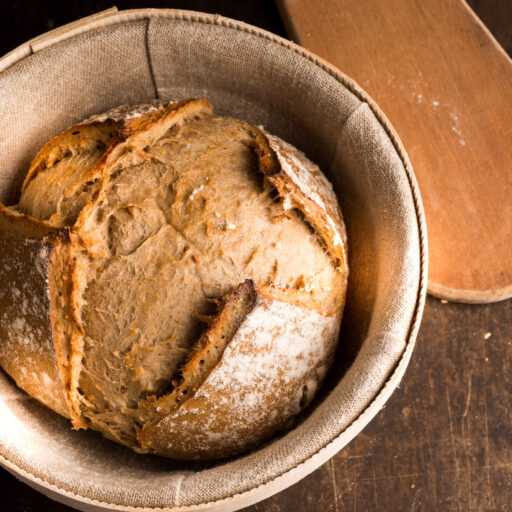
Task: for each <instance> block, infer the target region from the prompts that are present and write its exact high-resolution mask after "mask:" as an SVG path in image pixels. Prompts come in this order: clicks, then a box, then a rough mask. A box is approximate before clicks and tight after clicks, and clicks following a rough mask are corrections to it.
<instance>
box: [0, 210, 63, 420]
mask: <svg viewBox="0 0 512 512" xmlns="http://www.w3.org/2000/svg"><path fill="white" fill-rule="evenodd" d="M67 244H68V236H67V230H60V229H56V228H54V227H53V226H50V225H48V224H47V223H45V222H41V221H38V220H36V219H33V218H30V217H28V216H26V215H21V214H16V213H15V212H13V211H11V210H9V209H7V208H5V207H4V206H2V205H0V283H2V286H1V287H0V340H1V343H0V365H1V366H2V367H3V368H4V370H5V371H6V372H7V373H8V374H9V375H10V376H11V377H12V378H13V379H14V380H15V382H16V384H17V385H18V386H19V387H20V388H22V389H23V390H25V391H26V392H27V393H29V394H30V395H32V396H33V397H35V398H37V399H38V400H39V401H41V402H42V403H44V404H45V405H47V406H48V407H50V408H51V409H53V410H54V411H56V412H58V413H59V414H62V415H63V416H66V417H70V411H69V404H68V401H67V398H66V391H65V386H64V383H63V381H62V378H61V373H60V370H59V368H58V364H57V358H58V354H59V353H60V346H59V342H60V340H58V337H59V334H58V332H57V331H55V330H54V329H52V323H53V322H52V318H53V315H54V312H55V303H54V302H53V300H52V295H53V293H52V291H53V286H54V281H53V279H52V275H53V273H54V264H55V260H56V259H57V258H59V257H60V254H61V253H62V252H63V251H65V247H66V245H67Z"/></svg>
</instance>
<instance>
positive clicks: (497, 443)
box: [0, 0, 512, 512]
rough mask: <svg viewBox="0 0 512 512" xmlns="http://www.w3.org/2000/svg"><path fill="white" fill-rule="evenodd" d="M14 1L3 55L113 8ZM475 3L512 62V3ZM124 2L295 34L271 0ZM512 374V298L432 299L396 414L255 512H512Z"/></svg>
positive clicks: (4, 21) (390, 407) (6, 491)
mask: <svg viewBox="0 0 512 512" xmlns="http://www.w3.org/2000/svg"><path fill="white" fill-rule="evenodd" d="M376 1H377V0H376ZM3 3H4V4H5V5H4V6H3V9H2V17H1V19H0V54H4V53H6V52H8V51H10V50H11V49H13V48H14V47H16V46H17V45H18V44H21V43H22V42H24V41H26V40H27V39H29V38H31V37H34V36H36V35H38V34H40V33H42V32H45V31H47V30H49V29H51V28H53V27H55V26H59V25H62V24H64V23H67V22H69V21H73V20H75V19H78V18H81V17H83V16H87V15H89V14H91V13H93V12H97V11H100V10H103V9H106V8H108V7H110V6H111V5H112V3H111V2H108V1H91V0H82V1H77V0H74V1H68V2H66V3H64V2H57V1H53V2H51V1H47V0H40V1H37V0H16V1H9V2H7V1H5V0H4V2H3ZM469 3H470V5H471V6H472V7H473V8H474V9H475V10H476V11H477V14H479V15H480V16H481V18H482V19H483V21H484V22H485V23H486V24H487V25H488V27H489V28H490V29H491V31H492V32H493V33H494V34H495V36H496V37H497V39H498V40H499V42H500V43H501V44H502V45H503V47H504V48H505V49H506V50H507V51H508V53H509V55H511V54H512V0H471V1H470V2H469ZM116 4H117V6H118V8H119V9H127V8H133V7H176V8H185V9H192V10H199V11H206V12H217V13H220V14H222V15H224V16H229V17H232V18H236V19H240V20H243V21H246V22H248V23H252V24H254V25H257V26H260V27H263V28H265V29H267V30H270V31H272V32H274V33H277V34H279V35H282V36H286V34H285V31H284V28H283V25H282V23H281V21H280V18H279V15H278V12H277V9H276V8H275V6H274V4H273V3H272V1H263V0H261V1H258V0H251V1H244V2H234V1H229V0H218V1H217V0H216V1H208V0H194V1H192V0H191V1H188V2H187V1H180V2H179V1H167V2H163V1H156V0H155V1H152V2H147V1H122V2H121V1H118V2H116ZM503 86H504V87H509V88H510V87H511V84H503ZM503 172H512V170H511V169H504V170H503ZM511 372H512V301H510V300H509V301H506V302H502V303H498V304H491V305H484V306H475V305H465V304H453V303H443V302H442V301H439V300H437V299H432V298H429V299H428V300H427V305H426V308H425V313H424V316H423V323H422V326H421V330H420V334H419V338H418V342H417V348H416V350H415V352H414V354H413V358H412V361H411V364H410V366H409V368H408V370H407V372H406V375H405V377H404V379H403V381H402V384H401V385H400V387H399V388H398V389H397V390H396V392H395V393H394V395H393V396H392V397H391V399H390V400H389V402H388V403H387V405H386V407H385V408H384V409H383V410H382V411H381V412H380V413H379V414H378V415H377V417H376V418H375V419H374V420H373V421H372V422H371V423H370V424H369V425H368V427H367V428H366V429H365V430H364V431H363V432H362V433H361V434H359V436H358V437H357V438H356V439H354V440H353V441H352V442H351V443H350V444H349V445H348V446H347V447H346V448H345V449H344V450H342V451H341V452H340V453H338V454H337V455H336V456H335V457H334V458H333V459H331V460H330V461H329V462H328V463H326V464H325V465H324V466H322V467H321V468H320V469H318V470H317V471H315V472H314V473H312V474H311V475H309V476H308V477H306V478H305V479H303V480H302V481H301V482H299V483H298V484H296V485H294V486H292V487H290V488H289V489H287V490H285V491H283V492H281V493H280V494H278V495H276V496H273V497H271V498H269V499H267V500H265V501H263V502H261V503H259V504H257V505H254V506H252V507H250V508H248V509H246V510H248V511H251V512H256V511H259V512H284V511H297V512H306V511H307V512H310V511H322V512H329V511H335V512H341V511H345V510H346V511H384V512H387V511H390V512H395V511H410V512H418V511H425V512H428V511H447V512H448V511H449V512H452V511H454V512H455V511H461V512H465V511H482V512H484V511H485V512H491V511H503V512H505V511H509V510H510V511H512V408H511V406H510V398H511V396H512V378H510V377H509V376H510V375H511ZM0 489H1V491H2V492H1V495H0V510H1V511H12V512H36V511H37V512H39V511H45V512H46V511H47V512H64V511H71V509H70V508H69V507H66V506H64V505H60V504H58V503H55V502H53V501H51V500H49V499H48V498H46V497H44V496H43V495H41V494H39V493H37V492H36V491H33V490H32V489H31V488H29V487H27V486H26V485H24V484H22V483H20V482H18V481H17V480H16V479H15V478H14V477H12V476H11V475H10V474H8V473H7V472H6V471H3V470H0Z"/></svg>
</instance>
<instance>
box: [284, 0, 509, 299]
mask: <svg viewBox="0 0 512 512" xmlns="http://www.w3.org/2000/svg"><path fill="white" fill-rule="evenodd" d="M278 3H279V7H280V10H281V13H282V15H283V18H284V20H285V24H286V26H287V29H288V32H289V34H290V36H291V37H292V38H293V39H294V40H295V41H296V42H298V43H299V44H301V45H303V46H305V47H306V48H308V49H309V50H311V51H313V52H314V53H316V54H318V55H319V56H320V57H323V58H325V59H326V60H327V61H329V62H330V63H332V64H334V65H335V66H337V67H338V68H339V69H340V70H341V71H343V72H344V73H346V74H347V75H349V76H350V77H352V78H353V79H355V80H356V81H357V82H358V83H359V84H360V85H361V86H362V87H363V88H364V89H365V90H366V91H367V92H368V93H369V94H370V95H371V96H372V97H373V98H374V99H375V100H376V101H377V103H378V104H379V106H380V107H381V108H382V110H383V111H384V112H385V114H386V115H387V116H388V118H389V119H390V121H391V123H392V124H393V126H394V127H395V129H396V130H397V131H398V134H399V135H400V137H401V139H402V141H403V142H404V145H405V147H406V149H407V151H408V153H409V156H410V158H411V161H412V164H413V167H414V170H415V173H416V176H417V178H418V182H419V185H420V190H421V193H422V197H423V201H424V205H425V211H426V216H427V228H428V232H429V291H430V292H431V293H433V294H434V295H437V296H440V297H445V298H449V299H452V300H461V301H467V302H491V301H496V300H501V299H505V298H507V297H510V296H511V295H512V61H511V60H510V58H509V57H508V56H507V55H506V53H505V52H504V51H503V49H502V48H501V47H500V46H499V45H498V43H497V42H496V41H495V39H494V38H493V37H492V35H491V34H490V32H489V31H488V30H487V29H486V28H485V26H484V25H483V24H482V23H481V21H480V20H479V19H478V18H477V17H476V15H475V14H474V13H473V11H471V9H470V8H469V7H468V6H467V4H466V3H465V2H463V1H462V0H429V1H428V2H421V1H420V0H324V1H322V2H316V1H314V0H280V1H279V2H278Z"/></svg>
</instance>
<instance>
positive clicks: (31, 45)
mask: <svg viewBox="0 0 512 512" xmlns="http://www.w3.org/2000/svg"><path fill="white" fill-rule="evenodd" d="M156 18H168V19H171V20H176V21H188V22H193V23H199V24H208V25H217V26H222V27H226V28H231V29H235V30H239V31H241V32H245V33H248V34H251V35H253V36H257V37H260V38H263V39H267V40H270V41H271V42H273V43H276V44H278V45H280V46H282V47H284V48H286V49H289V50H292V51H294V52H295V53H297V54H299V55H300V56H302V57H304V58H306V59H307V60H308V61H309V62H311V63H312V64H314V65H316V66H318V67H319V68H320V69H322V70H323V71H325V72H327V73H328V74H329V75H330V76H331V77H333V78H335V79H336V80H337V81H338V82H339V83H340V84H341V85H342V86H344V87H345V88H347V89H348V90H349V91H350V92H351V93H352V94H354V95H355V96H356V97H357V98H358V99H359V100H361V101H363V102H365V103H366V104H367V105H368V106H369V108H370V109H371V111H372V113H373V114H374V115H375V117H376V118H377V121H378V122H379V124H380V125H381V126H382V128H383V129H384V130H385V132H386V135H387V136H388V137H389V139H390V141H391V142H392V144H393V148H394V149H395V151H396V153H397V154H398V156H399V157H400V160H401V161H402V163H403V166H404V170H405V173H406V176H407V179H408V183H409V186H410V189H411V193H412V198H413V203H414V210H415V214H416V220H417V227H418V233H419V252H420V255H419V260H420V272H419V283H418V293H417V297H416V301H415V306H414V313H413V316H412V319H411V322H410V326H409V331H408V336H407V338H406V340H405V348H404V350H403V352H402V354H401V356H400V359H399V360H398V362H397V363H396V366H395V368H394V369H393V370H392V372H391V373H390V375H389V377H388V378H387V380H386V381H385V382H383V384H382V387H381V388H380V390H379V392H378V393H377V394H376V395H375V396H374V398H373V399H372V400H371V402H370V403H369V404H368V406H367V407H366V409H364V410H363V411H362V412H361V413H360V414H359V415H358V416H357V417H356V418H355V419H354V420H353V421H352V422H351V423H350V424H349V425H348V426H347V427H345V428H344V429H342V430H341V432H339V433H338V434H337V435H335V436H334V437H333V438H332V439H331V440H330V441H329V442H328V443H325V444H324V445H323V446H322V447H320V448H319V449H318V450H317V451H316V453H315V454H314V455H312V456H310V457H308V458H306V459H305V460H303V461H302V462H301V463H299V464H297V465H296V466H294V467H292V468H290V469H288V470H287V471H284V472H282V473H281V474H278V475H275V476H274V477H273V478H271V479H270V480H268V481H267V482H265V483H263V484H260V485H258V486H256V487H253V488H251V489H249V490H247V491H245V492H242V493H238V494H233V495H231V496H227V497H225V498H222V499H220V500H217V501H212V502H207V503H202V504H200V505H193V506H178V507H172V508H161V507H157V508H155V507H139V506H126V505H116V504H113V503H108V502H104V501H99V500H95V499H91V498H89V497H87V496H84V495H81V494H76V493H74V492H71V491H69V490H67V489H63V488H61V487H59V486H57V485H55V484H52V483H50V482H48V481H46V480H43V479H41V478H39V477H37V476H35V475H34V474H32V473H30V472H28V471H26V470H24V469H23V468H22V467H19V466H18V465H16V464H14V463H13V462H11V461H10V460H9V459H7V458H5V457H4V456H3V455H2V454H0V464H1V465H2V466H4V467H5V469H7V470H8V471H10V472H11V473H13V474H16V475H17V476H18V477H20V478H21V479H22V480H24V481H25V482H26V483H28V484H30V485H33V486H35V487H36V488H37V489H38V490H40V491H41V492H43V493H46V492H48V493H49V494H50V495H51V497H53V499H59V498H58V496H62V497H65V498H67V500H66V503H68V504H70V501H71V502H73V503H72V504H73V506H77V504H78V503H79V504H82V505H83V506H84V507H85V508H84V510H85V509H87V510H93V509H94V507H100V508H101V509H102V510H119V511H126V512H141V511H148V512H149V511H152V512H160V511H161V512H167V511H168V512H171V511H176V512H177V511H179V512H185V511H193V510H194V511H195V510H207V509H210V508H212V507H215V510H221V509H222V510H238V509H239V508H242V507H245V506H248V505H250V504H253V503H256V502H258V501H260V500H262V499H264V498H266V497H269V496H271V495H273V494H275V493H276V492H279V491H281V490H283V489H285V488H287V487H289V486H290V485H293V484H294V483H296V482H297V481H299V480H300V479H301V478H304V477H305V476H306V475H308V474H309V473H311V472H313V471H314V470H315V469H317V468H318V467H319V466H320V465H321V464H323V463H324V462H326V461H327V460H329V459H330V458H331V457H332V456H334V455H335V454H336V453H337V452H338V451H339V450H341V449H342V448H343V447H344V446H345V445H346V444H347V443H348V442H350V441H351V440H352V439H353V438H354V437H355V436H356V435H357V434H358V433H359V432H360V431H361V430H362V429H363V428H364V427H365V426H366V425H367V424H368V423H369V422H370V421H371V419H373V417H374V416H375V415H376V414H377V413H378V412H379V411H380V409H381V408H382V406H383V405H384V404H385V402H386V401H387V400H388V398H389V397H390V396H391V394H392V393H393V391H394V389H395V388H396V387H397V385H398V384H399V382H400V380H401V378H402V376H403V375H404V373H405V370H406V368H407V365H408V363H409V360H410V358H411V355H412V352H413V349H414V345H415V342H416V337H417V333H418V330H419V326H420V323H421V316H422V313H423V308H424V305H425V300H426V291H427V290H426V289H427V272H428V258H427V253H428V248H427V231H426V222H425V214H424V211H423V205H422V200H421V196H420V192H419V188H418V184H417V181H416V178H415V175H414V171H413V168H412V165H411V162H410V160H409V157H408V155H407V153H406V151H405V148H404V146H403V144H402V142H401V140H400V138H399V136H398V134H397V133H396V131H395V129H394V128H393V126H392V125H391V123H390V121H389V120H388V118H387V117H386V115H385V114H384V113H383V111H382V110H381V109H380V107H379V106H378V105H377V104H376V102H375V101H374V100H373V99H372V98H371V97H370V96H369V95H368V93H366V92H365V91H364V90H363V89H362V88H361V87H360V86H359V85H358V84H357V83H356V82H355V81H354V80H353V79H351V78H350V77H348V76H347V75H345V74H344V73H343V72H342V71H340V70H339V69H337V68H336V67H334V66H333V65H331V64H329V63H328V62H327V61H325V60H324V59H322V58H321V57H318V56H317V55H315V54H314V53H312V52H310V51H309V50H306V49H305V48H303V47H301V46H299V45H297V44H295V43H293V42H292V41H289V40H287V39H284V38H282V37H280V36H277V35H275V34H273V33H271V32H268V31H266V30H264V29H261V28H258V27H255V26H253V25H249V24H247V23H244V22H241V21H237V20H233V19H231V18H226V17H223V16H220V15H218V14H208V13H203V12H197V11H189V10H180V9H154V8H146V9H129V10H124V11H117V9H116V8H112V9H109V10H107V11H103V12H100V13H97V14H94V15H92V16H89V17H86V18H82V19H80V20H77V21H75V22H72V23H69V24H66V25H63V26H62V27H58V28H56V29H53V30H51V31H49V32H46V33H44V34H41V35H40V36H37V37H35V38H33V39H31V40H29V41H27V42H25V43H23V44H22V45H20V46H18V47H17V48H15V49H14V50H12V51H11V52H9V53H7V54H6V55H4V56H3V57H2V58H0V73H3V72H4V71H5V70H7V69H8V68H10V67H11V66H13V65H15V64H17V63H18V62H20V61H22V60H23V59H25V58H26V57H28V56H30V55H32V54H34V53H36V52H38V51H41V50H43V49H46V48H48V47H51V46H53V45H55V44H58V43H60V42H61V41H64V40H66V39H70V38H73V37H76V36H78V35H80V34H83V33H86V32H91V31H94V30H97V29H101V28H104V27H109V26H113V25H118V24H123V23H127V22H130V21H139V20H150V19H156ZM45 491H46V492H45ZM56 495H57V496H56ZM91 507H92V508H91ZM103 507H105V508H103Z"/></svg>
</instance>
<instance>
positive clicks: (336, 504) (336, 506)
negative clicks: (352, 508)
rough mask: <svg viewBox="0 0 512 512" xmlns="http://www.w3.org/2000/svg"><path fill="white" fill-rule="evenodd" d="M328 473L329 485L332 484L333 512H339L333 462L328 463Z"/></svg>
mask: <svg viewBox="0 0 512 512" xmlns="http://www.w3.org/2000/svg"><path fill="white" fill-rule="evenodd" d="M328 464H329V473H330V475H331V483H332V492H333V494H334V510H335V512H339V510H340V509H339V505H338V490H337V486H336V472H335V469H334V461H333V459H331V460H330V461H329V462H328Z"/></svg>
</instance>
